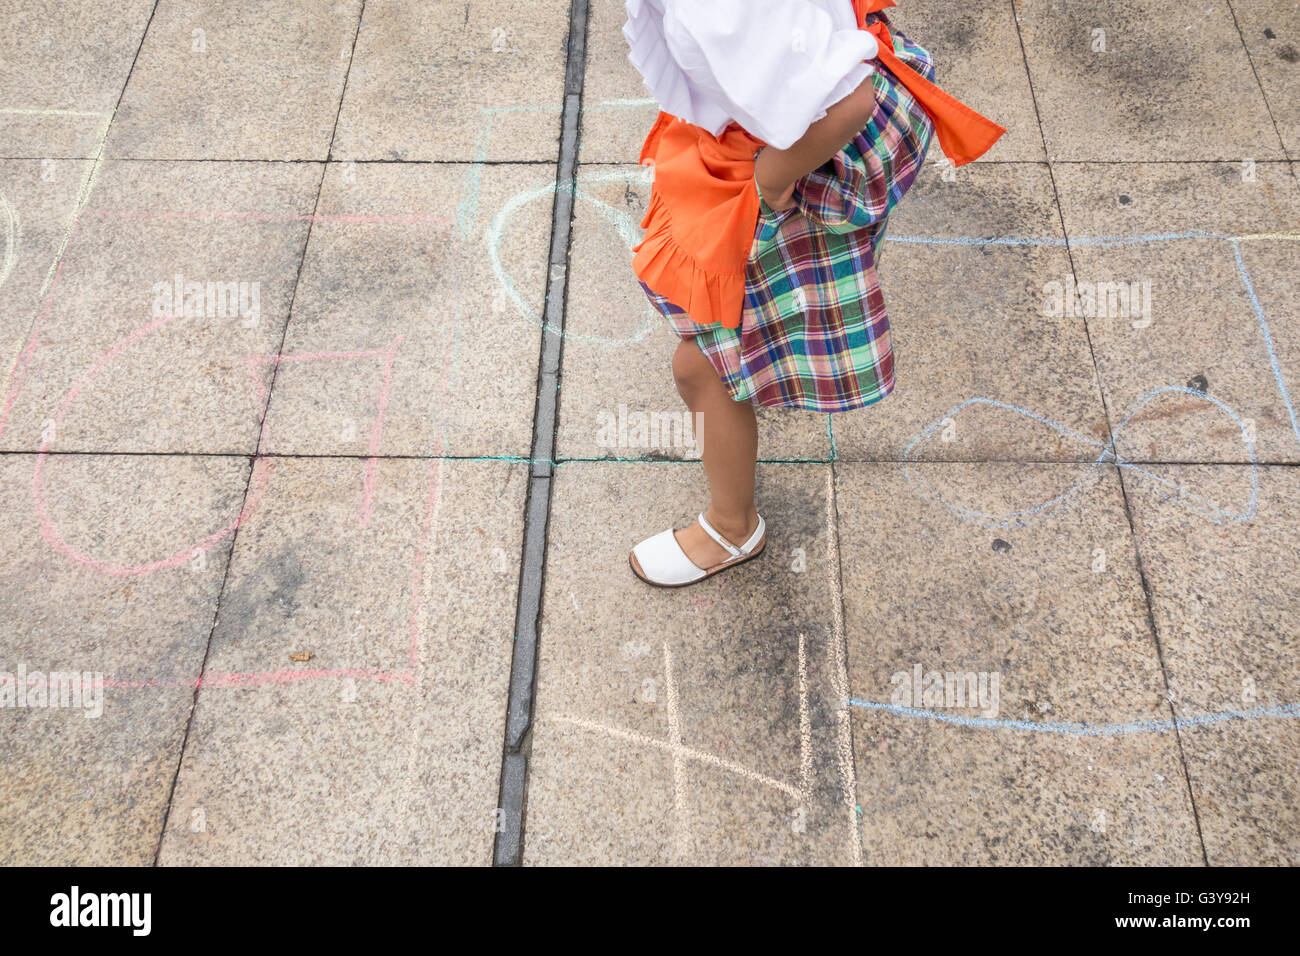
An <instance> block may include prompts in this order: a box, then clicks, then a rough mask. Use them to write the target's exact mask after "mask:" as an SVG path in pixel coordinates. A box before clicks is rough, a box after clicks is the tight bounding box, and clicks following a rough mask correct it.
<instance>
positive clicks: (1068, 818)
mask: <svg viewBox="0 0 1300 956" xmlns="http://www.w3.org/2000/svg"><path fill="white" fill-rule="evenodd" d="M836 476H837V477H836V499H837V503H838V510H839V515H840V554H841V561H842V563H843V574H844V604H845V630H846V634H847V636H848V654H849V686H850V689H851V693H852V694H853V696H854V699H855V706H854V707H853V713H854V720H853V737H854V752H855V755H856V760H857V768H858V774H857V777H858V793H859V801H858V802H859V805H860V806H861V811H862V839H863V845H864V855H865V858H866V860H867V862H868V863H878V864H899V863H902V864H912V865H920V864H930V865H956V864H990V863H999V864H1044V863H1053V864H1087V865H1098V864H1130V865H1132V864H1154V863H1166V864H1174V863H1181V864H1191V863H1196V862H1198V861H1199V860H1200V857H1201V848H1200V843H1199V840H1198V838H1197V833H1196V825H1195V820H1194V817H1193V813H1192V807H1191V803H1190V800H1189V798H1188V792H1187V781H1186V778H1185V776H1184V774H1183V771H1182V765H1181V761H1180V756H1179V751H1178V743H1177V740H1176V739H1175V735H1174V733H1173V730H1172V727H1170V728H1168V729H1167V730H1164V731H1163V732H1161V731H1160V729H1159V726H1158V725H1159V722H1160V721H1170V720H1171V719H1172V715H1171V713H1170V709H1169V704H1168V702H1167V700H1166V699H1165V685H1164V679H1163V675H1162V673H1161V669H1160V661H1159V657H1158V654H1157V650H1156V645H1155V641H1154V639H1153V636H1152V634H1151V629H1150V626H1149V623H1148V617H1147V606H1146V602H1145V598H1144V595H1143V590H1142V582H1141V579H1140V577H1139V575H1138V571H1137V568H1136V558H1135V553H1134V548H1133V541H1132V536H1131V534H1130V531H1129V525H1128V520H1127V518H1126V516H1125V513H1124V500H1123V496H1122V493H1121V489H1120V485H1119V481H1118V478H1117V476H1116V474H1115V469H1114V468H1113V467H1112V466H1104V467H1102V468H1100V469H1094V468H1092V467H1091V466H1088V465H1081V464H1064V463H1044V464H1023V463H1007V462H1003V463H961V462H922V463H919V464H916V465H907V466H904V465H899V464H884V463H881V464H875V463H844V462H841V463H839V464H837V465H836ZM1043 502H1054V503H1053V504H1052V505H1050V506H1049V507H1041V505H1042V503H1043ZM1036 509H1037V510H1036ZM1007 515H1018V517H1015V518H1012V519H1005V518H1004V517H1003V516H1007ZM931 675H938V676H937V677H934V678H932V677H931ZM965 675H970V676H969V677H967V676H965ZM995 681H996V683H995ZM959 690H960V696H959V694H958V691H959ZM1147 725H1151V726H1152V728H1154V729H1150V730H1148V727H1147Z"/></svg>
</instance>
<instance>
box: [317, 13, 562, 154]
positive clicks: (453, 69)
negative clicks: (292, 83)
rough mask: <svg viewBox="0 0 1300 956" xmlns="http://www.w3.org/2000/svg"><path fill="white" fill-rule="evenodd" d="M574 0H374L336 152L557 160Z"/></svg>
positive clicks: (351, 79) (341, 118)
mask: <svg viewBox="0 0 1300 956" xmlns="http://www.w3.org/2000/svg"><path fill="white" fill-rule="evenodd" d="M568 35H569V0H531V2H530V3H529V4H528V6H527V8H526V9H524V8H521V7H519V5H518V4H514V3H509V2H506V0H470V2H468V3H463V4H451V3H442V4H436V5H433V6H430V5H429V4H427V3H422V2H420V0H377V2H376V0H370V2H368V3H366V13H365V21H364V22H363V23H362V26H361V31H360V33H359V34H358V37H357V48H356V53H355V54H354V56H353V64H352V72H351V74H350V76H349V78H348V90H347V95H346V96H345V97H344V100H343V107H342V110H341V112H340V114H339V122H338V134H337V137H336V138H335V141H334V158H336V159H376V160H380V159H383V160H394V159H395V160H451V161H460V162H466V161H474V162H508V163H513V162H526V161H530V160H543V161H546V162H554V161H555V160H556V158H557V157H558V156H559V149H560V109H561V107H562V106H563V101H564V71H565V61H566V57H567V51H566V45H567V43H568Z"/></svg>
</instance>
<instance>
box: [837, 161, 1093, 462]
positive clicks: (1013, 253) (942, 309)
mask: <svg viewBox="0 0 1300 956" xmlns="http://www.w3.org/2000/svg"><path fill="white" fill-rule="evenodd" d="M1069 271H1070V260H1069V257H1068V255H1067V254H1066V250H1065V248H1064V235H1063V234H1062V232H1061V226H1060V219H1059V216H1058V213H1057V210H1056V207H1055V201H1054V197H1053V191H1052V183H1051V178H1050V175H1049V173H1048V171H1047V167H1046V166H1043V165H1035V164H1000V163H998V164H973V165H970V166H965V167H962V168H961V169H959V170H956V175H955V177H954V178H953V180H952V181H945V178H944V175H943V173H942V172H940V171H939V170H936V169H934V168H930V167H928V168H926V170H925V171H924V172H923V173H922V174H921V176H920V177H919V178H918V180H917V183H916V185H914V186H913V188H912V191H911V192H910V193H909V194H908V195H907V196H906V197H904V199H903V201H902V202H901V203H900V204H899V205H898V207H897V208H896V209H895V210H894V213H893V218H892V219H891V221H890V224H889V232H888V234H887V235H886V238H885V242H884V243H883V245H882V256H881V263H880V279H881V289H882V291H883V293H884V296H885V305H886V307H887V309H888V311H889V317H890V334H891V337H892V340H893V347H894V361H895V366H894V374H895V388H894V392H893V393H892V394H891V395H889V396H888V397H886V398H885V399H884V400H883V401H881V402H879V403H878V404H876V405H874V406H869V407H867V408H865V409H861V410H858V411H853V412H846V413H841V414H837V415H835V416H833V417H832V420H831V426H832V428H833V430H834V434H835V444H836V449H837V452H838V454H839V456H840V457H841V458H847V459H869V460H876V461H881V460H884V461H896V460H898V459H899V458H901V457H903V456H905V455H906V456H908V457H913V458H918V459H937V460H978V459H988V458H996V459H1012V460H1074V461H1081V460H1083V461H1090V460H1093V459H1095V458H1096V457H1097V455H1098V454H1099V453H1100V452H1101V447H1102V445H1103V444H1104V442H1105V440H1106V419H1105V411H1104V409H1103V407H1102V404H1101V396H1100V393H1099V392H1098V390H1097V386H1096V382H1095V381H1094V378H1093V374H1092V358H1091V355H1090V352H1089V348H1088V340H1087V331H1086V328H1085V326H1084V324H1083V322H1082V321H1080V320H1070V319H1068V318H1060V317H1054V316H1051V315H1049V314H1047V309H1046V306H1045V303H1046V301H1047V295H1046V293H1045V290H1047V289H1048V288H1049V287H1050V284H1051V283H1064V281H1065V280H1066V277H1067V275H1068V273H1069ZM1080 436H1082V438H1081V437H1080ZM1089 442H1097V443H1098V444H1096V445H1093V444H1090V443H1089Z"/></svg>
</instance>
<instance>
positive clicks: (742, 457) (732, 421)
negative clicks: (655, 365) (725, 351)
mask: <svg viewBox="0 0 1300 956" xmlns="http://www.w3.org/2000/svg"><path fill="white" fill-rule="evenodd" d="M673 378H674V379H675V380H676V382H677V391H678V393H679V394H680V395H681V396H682V399H683V401H685V402H686V406H687V407H688V408H689V409H690V410H691V412H692V414H693V416H695V421H696V422H697V423H698V425H699V428H700V431H701V433H700V434H698V435H697V436H696V438H697V440H698V441H699V442H700V446H701V457H702V458H703V460H704V473H705V475H706V476H707V477H708V481H709V498H710V501H709V507H708V510H707V511H705V513H704V516H705V518H707V519H708V521H709V524H711V525H713V527H714V528H715V529H716V530H717V532H718V533H719V534H720V535H722V536H723V537H724V538H726V539H727V540H728V541H730V542H731V543H732V544H735V545H741V544H744V543H745V541H747V540H748V539H749V536H750V535H752V534H753V533H754V531H755V529H756V528H757V527H758V511H757V510H755V508H754V470H755V467H756V465H757V462H758V424H757V422H756V420H755V418H754V406H753V405H751V404H750V403H749V402H736V401H733V400H732V398H731V396H730V395H728V394H727V388H726V386H725V385H723V384H722V380H721V379H720V378H718V373H717V372H716V371H715V370H714V368H713V366H712V365H710V364H709V360H708V359H706V358H705V357H704V353H703V352H701V351H700V349H699V346H697V345H696V344H695V343H694V342H681V343H680V344H679V345H678V346H677V351H676V352H675V353H674V354H673ZM677 541H678V543H679V544H680V545H681V546H682V550H683V551H685V552H686V556H687V557H688V558H690V559H691V561H693V562H694V563H695V564H696V566H698V567H701V568H710V567H713V566H714V565H716V564H720V563H721V562H722V561H725V560H726V559H727V558H729V557H730V555H729V554H728V553H727V552H726V551H725V550H723V549H722V547H721V546H720V545H719V544H718V543H717V542H716V541H714V540H713V539H712V538H710V537H709V536H708V535H707V534H705V533H704V529H703V528H701V527H700V525H699V522H694V523H692V524H690V525H688V526H687V527H685V528H683V529H681V530H680V531H678V532H677Z"/></svg>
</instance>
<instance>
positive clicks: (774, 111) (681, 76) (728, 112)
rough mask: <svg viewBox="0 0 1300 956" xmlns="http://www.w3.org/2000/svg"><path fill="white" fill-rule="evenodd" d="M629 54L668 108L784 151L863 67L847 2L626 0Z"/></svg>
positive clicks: (863, 37)
mask: <svg viewBox="0 0 1300 956" xmlns="http://www.w3.org/2000/svg"><path fill="white" fill-rule="evenodd" d="M626 3H627V23H626V24H624V26H623V35H624V36H625V37H626V38H627V42H628V45H629V46H630V48H631V52H630V53H629V54H628V59H629V60H631V61H632V65H633V66H635V67H636V68H637V70H638V72H640V74H641V76H642V78H643V79H644V80H645V85H646V87H647V88H648V89H649V90H650V92H651V93H653V94H654V96H655V99H657V100H658V101H659V105H660V107H661V108H662V109H664V110H665V111H666V112H668V113H671V114H673V115H674V116H680V117H681V118H683V119H684V120H686V121H687V122H688V123H693V124H694V125H696V126H700V127H703V128H704V129H706V130H708V131H709V132H710V133H712V134H713V135H715V136H716V135H718V134H719V133H721V132H722V131H723V130H724V129H726V127H727V124H728V123H731V122H732V121H733V120H734V121H735V122H737V123H739V124H740V125H741V126H743V127H744V128H745V129H746V130H747V131H748V132H750V133H752V134H753V135H754V136H757V137H758V138H759V139H761V140H763V141H764V142H766V143H768V144H770V145H771V146H773V147H775V148H776V149H787V148H788V147H790V146H791V145H792V144H793V143H794V142H795V140H797V139H799V137H801V136H803V134H804V133H805V132H807V130H808V127H809V126H810V125H812V124H813V123H814V122H816V121H817V120H819V119H821V118H822V117H823V116H825V115H826V109H827V107H829V106H832V105H834V104H835V103H837V102H839V101H840V100H842V99H843V98H844V97H846V96H848V95H849V94H850V93H852V92H853V91H854V90H855V89H856V88H857V87H858V85H859V84H860V83H861V82H862V81H863V80H865V79H866V78H867V76H868V75H869V74H870V73H871V70H872V66H871V64H870V63H866V62H864V61H866V60H871V59H874V58H875V56H876V52H877V47H876V38H875V37H874V36H872V35H871V34H870V33H867V32H865V31H863V30H859V29H858V24H857V19H856V18H855V16H854V13H853V4H852V2H851V0H626Z"/></svg>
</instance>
